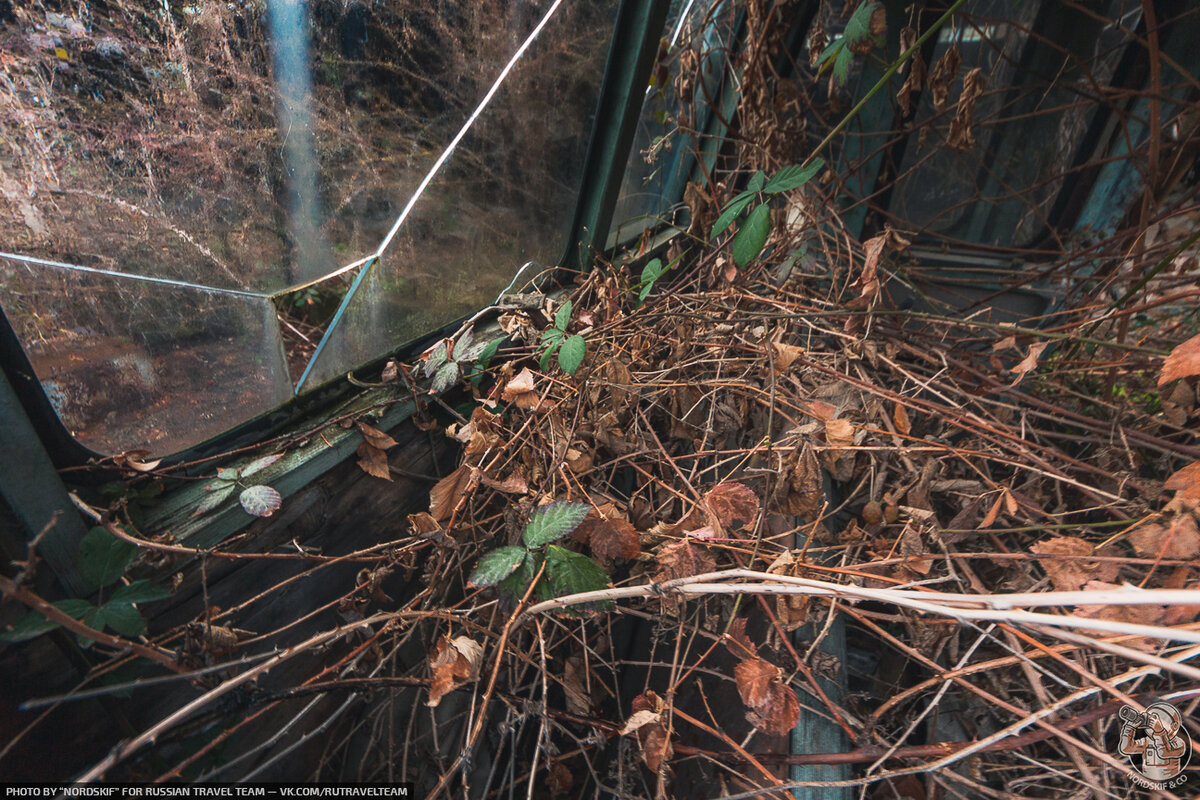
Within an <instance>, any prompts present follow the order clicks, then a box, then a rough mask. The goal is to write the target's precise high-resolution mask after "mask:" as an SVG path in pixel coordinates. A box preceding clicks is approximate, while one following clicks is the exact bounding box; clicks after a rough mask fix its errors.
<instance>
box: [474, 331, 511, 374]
mask: <svg viewBox="0 0 1200 800" xmlns="http://www.w3.org/2000/svg"><path fill="white" fill-rule="evenodd" d="M504 339H505V337H503V336H501V337H499V338H496V339H492V340H491V341H490V342H488V343H487V344H486V345H484V347H483V350H481V351H480V352H479V356H478V357H477V358H476V359H475V360H476V363H478V365H479V368H480V369H487V368H488V365H489V364H491V363H492V359H493V358H495V357H496V353H498V352H500V345H502V344H504Z"/></svg>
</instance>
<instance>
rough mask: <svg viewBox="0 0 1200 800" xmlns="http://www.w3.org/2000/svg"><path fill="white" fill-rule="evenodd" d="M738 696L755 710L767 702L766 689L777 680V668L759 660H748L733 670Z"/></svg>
mask: <svg viewBox="0 0 1200 800" xmlns="http://www.w3.org/2000/svg"><path fill="white" fill-rule="evenodd" d="M733 677H734V680H735V681H736V682H737V688H738V694H740V695H741V696H742V702H743V703H745V704H746V705H747V706H749V707H750V708H757V707H758V706H760V705H762V704H763V703H764V702H766V700H767V695H768V687H770V685H771V683H772V682H774V681H778V680H779V667H777V666H775V665H774V664H772V663H771V662H769V661H766V660H764V659H761V658H748V659H746V660H745V661H741V662H739V663H738V665H737V666H736V667H734V668H733Z"/></svg>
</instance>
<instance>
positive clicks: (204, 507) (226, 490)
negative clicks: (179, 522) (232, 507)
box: [192, 483, 237, 517]
mask: <svg viewBox="0 0 1200 800" xmlns="http://www.w3.org/2000/svg"><path fill="white" fill-rule="evenodd" d="M236 488H237V486H236V485H235V484H232V483H231V484H229V485H227V486H222V487H220V488H218V489H216V490H215V491H214V492H213V493H212V494H210V495H209V496H208V497H206V498H204V499H203V500H201V501H200V505H198V506H196V510H195V511H193V512H192V516H193V517H198V516H200V515H201V514H207V513H208V512H209V511H212V510H213V509H214V508H216V507H217V506H219V505H221V503H223V502H225V498H226V497H229V495H230V494H232V493H233V490H234V489H236Z"/></svg>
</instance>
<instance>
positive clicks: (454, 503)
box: [429, 464, 479, 522]
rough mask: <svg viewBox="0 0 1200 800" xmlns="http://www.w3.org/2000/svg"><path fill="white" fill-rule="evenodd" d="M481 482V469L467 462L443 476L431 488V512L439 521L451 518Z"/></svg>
mask: <svg viewBox="0 0 1200 800" xmlns="http://www.w3.org/2000/svg"><path fill="white" fill-rule="evenodd" d="M478 482H479V471H478V470H476V469H473V468H472V467H470V466H468V465H467V464H463V465H461V466H460V467H459V468H458V469H456V470H454V472H451V473H450V474H449V475H447V476H446V477H444V478H442V479H441V480H440V481H438V482H437V483H436V484H434V486H433V488H432V489H430V490H429V513H430V514H431V515H433V518H434V519H435V520H437V521H438V522H444V521H445V520H448V519H450V515H451V514H453V513H454V509H456V508H457V507H458V505H459V503H461V502H463V501H464V500H465V499H466V497H467V495H468V494H470V493H471V492H472V491H474V489H475V486H476V485H477V484H478Z"/></svg>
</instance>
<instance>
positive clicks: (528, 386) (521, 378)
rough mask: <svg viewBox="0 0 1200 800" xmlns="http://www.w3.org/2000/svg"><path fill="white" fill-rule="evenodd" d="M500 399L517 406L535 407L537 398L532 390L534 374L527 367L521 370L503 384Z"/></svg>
mask: <svg viewBox="0 0 1200 800" xmlns="http://www.w3.org/2000/svg"><path fill="white" fill-rule="evenodd" d="M500 399H501V400H503V401H504V402H506V403H513V404H514V405H516V407H517V408H525V409H530V408H536V407H537V405H538V399H539V398H538V394H537V392H536V391H535V390H534V376H533V372H532V371H531V370H530V369H529V367H526V368H525V369H523V370H521V371H520V372H519V373H517V374H516V375H515V376H513V378H511V379H510V380H509V381H508V383H506V384H504V389H503V390H502V391H501V392H500Z"/></svg>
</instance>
